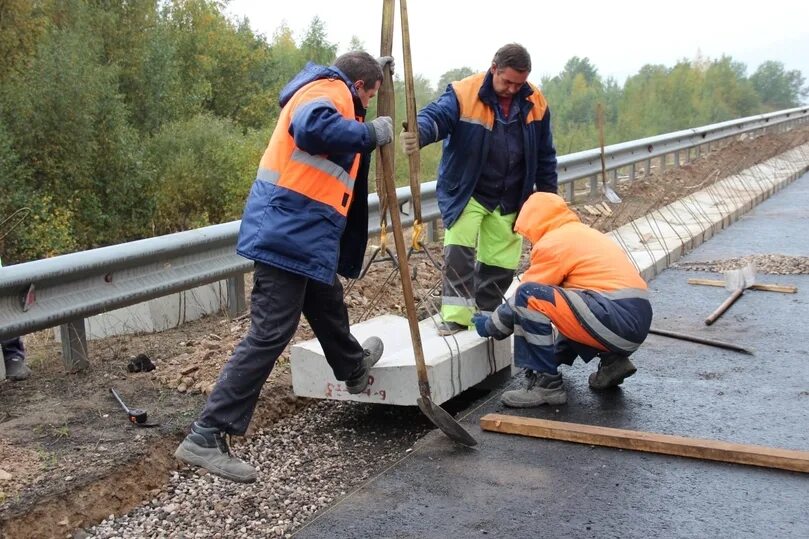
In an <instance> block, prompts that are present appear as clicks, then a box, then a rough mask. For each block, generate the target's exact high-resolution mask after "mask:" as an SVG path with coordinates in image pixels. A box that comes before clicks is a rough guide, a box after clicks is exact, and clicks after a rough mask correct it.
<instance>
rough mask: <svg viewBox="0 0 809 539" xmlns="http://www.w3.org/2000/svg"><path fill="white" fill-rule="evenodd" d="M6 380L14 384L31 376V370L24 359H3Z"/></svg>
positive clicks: (17, 357)
mask: <svg viewBox="0 0 809 539" xmlns="http://www.w3.org/2000/svg"><path fill="white" fill-rule="evenodd" d="M5 364H6V378H8V379H9V380H12V381H14V382H19V381H21V380H25V379H26V378H28V377H29V376H31V369H30V368H29V367H28V365H26V364H25V358H22V357H20V356H11V357H8V358H6V359H5Z"/></svg>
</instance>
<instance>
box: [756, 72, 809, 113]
mask: <svg viewBox="0 0 809 539" xmlns="http://www.w3.org/2000/svg"><path fill="white" fill-rule="evenodd" d="M805 82H806V79H804V77H803V74H801V72H800V71H798V70H797V69H793V70H790V71H787V70H786V69H784V64H783V63H781V62H775V61H768V62H764V63H763V64H761V65H760V66H758V69H756V72H755V73H753V75H751V76H750V83H751V84H752V85H753V88H754V89H755V91H756V93H757V94H758V96H759V98H761V101H762V103H763V105H764V107H765V108H766V109H767V110H779V109H786V108H791V107H798V106H800V104H801V101H802V99H803V98H805V97H806V96H807V95H809V87H804V83H805Z"/></svg>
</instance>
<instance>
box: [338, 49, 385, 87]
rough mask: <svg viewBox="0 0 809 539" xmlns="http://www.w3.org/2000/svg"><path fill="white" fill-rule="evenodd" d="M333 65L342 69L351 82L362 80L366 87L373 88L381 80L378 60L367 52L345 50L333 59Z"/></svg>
mask: <svg viewBox="0 0 809 539" xmlns="http://www.w3.org/2000/svg"><path fill="white" fill-rule="evenodd" d="M334 67H336V68H337V69H339V70H340V71H342V72H343V73H344V74H345V76H346V77H348V78H349V79H351V82H358V81H362V82H364V83H365V87H366V88H373V87H374V86H376V83H377V82H379V81H381V80H382V68H381V67H379V62H377V61H376V58H374V57H373V56H371V55H370V54H368V53H367V52H363V51H351V52H347V53H345V54H343V55H342V56H340V57H339V58H337V60H335V61H334Z"/></svg>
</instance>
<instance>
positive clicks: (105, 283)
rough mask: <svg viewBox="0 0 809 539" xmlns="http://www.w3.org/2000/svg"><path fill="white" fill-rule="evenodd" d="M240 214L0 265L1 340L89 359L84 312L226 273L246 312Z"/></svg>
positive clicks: (625, 156) (777, 117)
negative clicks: (58, 347)
mask: <svg viewBox="0 0 809 539" xmlns="http://www.w3.org/2000/svg"><path fill="white" fill-rule="evenodd" d="M803 123H809V107H803V108H794V109H789V110H783V111H779V112H773V113H770V114H762V115H758V116H751V117H747V118H741V119H738V120H732V121H728V122H722V123H718V124H713V125H709V126H705V127H699V128H695V129H687V130H683V131H677V132H674V133H669V134H666V135H659V136H655V137H649V138H645V139H640V140H635V141H631V142H623V143H620V144H615V145H611V146H608V147H606V148H605V149H604V155H605V161H606V168H607V170H608V171H611V172H612V176H613V179H612V181H615V178H616V177H617V173H618V171H619V169H623V168H627V167H628V168H629V172H628V177H629V178H630V179H634V177H635V165H636V164H637V163H640V162H644V161H645V162H646V168H645V170H646V172H648V171H649V170H650V168H651V160H652V159H653V158H660V163H661V166H666V162H667V157H668V156H669V155H674V156H675V158H674V164H675V165H677V164H679V160H680V152H686V160H688V159H690V157H691V153H692V151H696V152H697V153H699V151H700V149H701V148H702V146H703V145H706V144H711V143H713V142H717V141H720V140H722V139H727V138H728V137H732V136H736V135H739V134H741V133H749V132H755V131H761V130H763V131H769V130H773V129H775V130H779V131H780V130H786V129H789V128H791V127H793V126H795V125H797V124H803ZM600 156H601V152H600V150H599V149H594V150H587V151H583V152H577V153H573V154H570V155H566V156H561V157H559V159H558V171H559V184H560V186H563V187H562V188H563V189H564V193H565V195H566V197H567V198H568V199H569V200H572V199H573V197H574V195H575V194H576V182H581V181H587V182H589V189H588V191H590V192H592V191H593V190H595V189H597V178H598V176H599V175H600V173H601V161H600ZM435 189H436V182H434V181H433V182H429V183H424V184H422V191H421V196H422V218H423V220H424V221H425V222H435V221H436V220H437V219H439V218H440V213H439V210H438V204H437V201H436V196H435ZM396 194H397V197H398V199H399V202H400V209H404V211H403V215H402V222H403V223H404V224H412V222H413V219H412V216H411V215H408V211H407V206H408V205H409V201H410V189H409V187H401V188H399V189H397V190H396ZM379 221H380V218H379V199H378V197H377V196H376V194H371V195H370V196H369V222H368V224H369V231H370V232H371V233H372V234H373V233H377V232H379ZM239 223H240V222H239V221H233V222H230V223H224V224H220V225H213V226H208V227H204V228H200V229H196V230H190V231H186V232H178V233H176V234H169V235H166V236H160V237H156V238H149V239H144V240H138V241H134V242H130V243H125V244H120V245H113V246H109V247H102V248H99V249H92V250H89V251H84V252H78V253H72V254H68V255H63V256H58V257H54V258H49V259H45V260H37V261H34V262H27V263H24V264H18V265H14V266H9V267H5V268H0V340H2V339H7V338H10V337H14V336H16V335H24V334H26V333H31V332H33V331H38V330H42V329H46V328H50V327H55V326H61V331H62V346H63V359H64V361H65V364H66V366H67V367H68V369H69V370H74V369H79V368H82V367H84V366H86V365H87V354H86V349H87V346H86V336H85V328H84V326H85V324H84V319H85V318H87V317H89V316H93V315H95V314H99V313H102V312H106V311H110V310H113V309H117V308H121V307H126V306H129V305H134V304H136V303H140V302H143V301H147V300H150V299H153V298H157V297H161V296H165V295H169V294H172V293H174V292H178V291H182V290H188V289H191V288H194V287H196V286H200V285H204V284H207V283H212V282H216V281H219V280H221V279H228V283H229V286H228V300H229V308H230V310H231V313H233V314H236V313H239V312H241V311H243V309H244V304H245V299H244V283H243V279H242V278H241V275H242V274H244V273H245V272H248V271H250V270H251V269H252V262H251V261H248V260H246V259H244V258H242V257H240V256H238V255H236V254H235V251H234V249H235V244H236V237H237V234H238V229H239Z"/></svg>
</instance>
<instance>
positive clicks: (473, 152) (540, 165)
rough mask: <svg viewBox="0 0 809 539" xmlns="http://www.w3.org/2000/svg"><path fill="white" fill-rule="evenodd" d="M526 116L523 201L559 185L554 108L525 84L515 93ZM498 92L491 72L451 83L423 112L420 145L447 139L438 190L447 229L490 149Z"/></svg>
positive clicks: (537, 92)
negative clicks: (552, 123) (554, 138)
mask: <svg viewBox="0 0 809 539" xmlns="http://www.w3.org/2000/svg"><path fill="white" fill-rule="evenodd" d="M514 99H515V102H516V103H517V105H518V106H519V107H520V114H521V116H522V118H523V119H524V123H523V129H522V131H523V137H524V138H523V140H524V151H525V177H524V180H523V186H522V193H521V198H520V205H522V203H524V202H525V200H526V199H527V198H528V197H529V196H530V195H531V193H532V192H533V191H534V190H536V191H545V192H551V193H555V192H556V189H557V174H556V149H555V148H554V146H553V137H552V135H551V128H550V110H549V109H548V104H547V102H546V101H545V97H544V96H543V95H542V92H540V91H539V89H538V88H537V87H536V86H534V85H532V84H530V83H526V84H524V85H523V87H522V88H521V89H520V92H519V93H518V94H517V95H516V96H515V97H514ZM497 106H498V103H497V95H496V94H495V93H494V87H493V86H492V75H491V73H490V72H485V73H478V74H477V75H472V76H470V77H467V78H465V79H463V80H461V81H458V82H453V83H452V84H450V85H449V86H448V87H447V89H446V91H445V92H444V94H443V95H442V96H441V97H439V98H438V99H437V100H435V101H433V102H432V103H430V104H429V105H427V106H426V107H424V109H422V110H421V111H420V112H419V115H418V122H419V144H420V146H426V145H427V144H431V143H433V142H438V141H439V140H444V152H443V155H442V157H441V163H440V164H439V166H438V184H437V187H436V194H437V197H438V206H439V208H440V210H441V218H442V220H443V221H444V225H445V226H446V227H447V228H449V227H451V226H452V225H453V224H454V223H455V221H456V220H457V219H458V217H460V215H461V212H463V209H464V208H465V207H466V204H467V202H469V199H470V198H471V197H472V193H473V192H474V190H475V185H476V184H477V181H478V178H480V174H481V172H482V170H483V165H484V160H485V159H486V156H487V155H488V152H489V144H490V139H491V133H492V127H493V125H494V119H495V116H494V114H495V112H494V108H495V107H497Z"/></svg>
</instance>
